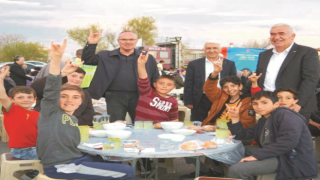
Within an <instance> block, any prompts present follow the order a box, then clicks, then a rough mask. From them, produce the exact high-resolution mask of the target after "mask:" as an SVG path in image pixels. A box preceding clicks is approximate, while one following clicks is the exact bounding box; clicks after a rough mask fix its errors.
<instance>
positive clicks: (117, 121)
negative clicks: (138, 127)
mask: <svg viewBox="0 0 320 180" xmlns="http://www.w3.org/2000/svg"><path fill="white" fill-rule="evenodd" d="M115 123H122V124H125V123H126V122H125V121H122V120H116V121H115Z"/></svg>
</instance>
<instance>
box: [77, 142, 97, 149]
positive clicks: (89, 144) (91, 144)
mask: <svg viewBox="0 0 320 180" xmlns="http://www.w3.org/2000/svg"><path fill="white" fill-rule="evenodd" d="M81 145H82V146H86V147H90V148H102V143H101V142H99V143H82V144H81Z"/></svg>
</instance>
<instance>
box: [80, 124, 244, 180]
mask: <svg viewBox="0 0 320 180" xmlns="http://www.w3.org/2000/svg"><path fill="white" fill-rule="evenodd" d="M127 130H128V131H132V134H131V136H130V137H129V139H136V140H139V141H140V145H142V146H144V147H145V148H146V149H147V148H154V152H144V151H142V152H141V154H140V155H139V154H138V152H127V151H125V150H124V149H123V148H121V149H119V150H109V151H104V150H98V149H94V148H90V147H87V146H84V145H82V143H81V144H80V145H79V146H78V148H79V149H80V150H81V151H82V152H85V153H88V154H92V155H100V156H102V157H103V158H104V159H106V160H111V161H112V160H113V161H128V160H133V164H132V166H134V167H135V165H136V164H135V163H136V159H139V158H155V159H158V158H178V157H195V158H196V160H197V161H196V177H198V176H199V169H200V156H202V155H205V156H207V157H209V158H211V159H215V160H218V161H220V162H223V163H226V164H235V163H237V162H239V160H240V159H242V158H243V156H244V147H243V145H242V143H241V141H235V140H233V142H234V143H233V144H225V145H222V146H218V148H216V149H204V150H195V151H168V150H167V149H160V139H159V138H158V135H159V134H172V133H170V132H166V131H164V130H162V129H127ZM213 137H214V136H211V135H207V134H206V133H203V134H197V133H196V134H194V135H191V136H186V138H185V139H184V140H183V142H186V141H190V140H195V139H199V140H201V141H207V140H211V139H212V138H213ZM106 140H107V138H97V137H90V138H89V141H87V142H86V143H98V142H103V141H106ZM181 143H182V142H181ZM156 166H157V163H156ZM156 169H157V167H156ZM156 176H157V174H156Z"/></svg>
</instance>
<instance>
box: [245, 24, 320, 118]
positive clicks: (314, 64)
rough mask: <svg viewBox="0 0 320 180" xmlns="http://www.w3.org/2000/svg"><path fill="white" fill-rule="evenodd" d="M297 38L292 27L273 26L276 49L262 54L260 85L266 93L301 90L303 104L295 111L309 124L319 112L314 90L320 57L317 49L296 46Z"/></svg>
mask: <svg viewBox="0 0 320 180" xmlns="http://www.w3.org/2000/svg"><path fill="white" fill-rule="evenodd" d="M295 36H296V35H295V33H294V32H293V29H292V27H291V26H290V25H288V24H283V23H282V24H275V25H273V26H272V27H271V30H270V41H271V44H272V45H273V46H274V48H273V49H269V50H267V51H264V52H261V53H260V55H259V60H258V64H257V70H256V74H257V75H258V74H260V73H262V76H261V77H260V79H259V80H258V85H259V86H260V87H261V88H262V89H263V90H266V91H274V90H275V89H278V88H282V87H286V88H295V89H296V90H298V92H299V102H298V103H297V104H296V105H295V106H294V107H292V109H294V110H295V111H297V112H299V113H300V114H302V115H303V116H304V117H305V118H306V120H307V121H309V119H310V115H311V112H312V111H315V110H316V109H317V101H316V95H315V93H314V90H315V87H316V85H317V83H318V80H319V57H318V53H317V51H316V49H313V48H310V47H306V46H301V45H298V44H296V43H294V38H295ZM248 89H249V88H248V86H247V87H246V88H245V90H244V91H247V92H248Z"/></svg>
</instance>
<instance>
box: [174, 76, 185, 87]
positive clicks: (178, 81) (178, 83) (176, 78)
mask: <svg viewBox="0 0 320 180" xmlns="http://www.w3.org/2000/svg"><path fill="white" fill-rule="evenodd" d="M173 78H174V81H175V84H176V89H181V88H182V87H183V86H184V82H183V79H182V77H181V75H180V74H177V75H175V76H173Z"/></svg>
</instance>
